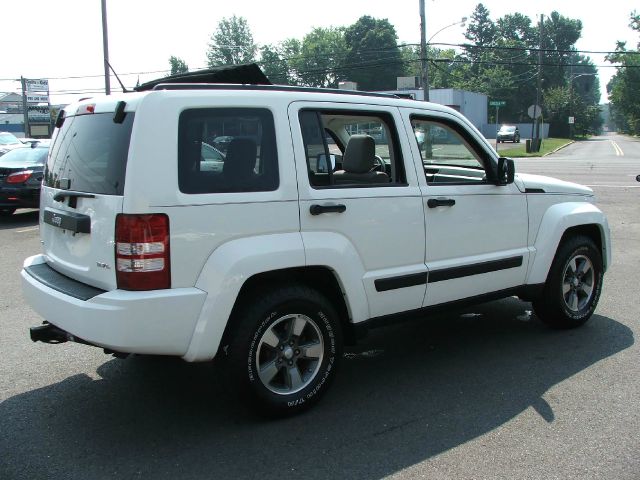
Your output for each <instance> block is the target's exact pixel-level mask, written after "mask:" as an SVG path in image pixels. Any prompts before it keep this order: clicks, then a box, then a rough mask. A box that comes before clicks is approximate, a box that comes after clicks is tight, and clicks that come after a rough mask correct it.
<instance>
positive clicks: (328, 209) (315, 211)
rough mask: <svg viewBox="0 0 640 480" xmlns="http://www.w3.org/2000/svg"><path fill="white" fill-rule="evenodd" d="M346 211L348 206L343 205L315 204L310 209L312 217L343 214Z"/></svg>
mask: <svg viewBox="0 0 640 480" xmlns="http://www.w3.org/2000/svg"><path fill="white" fill-rule="evenodd" d="M346 209H347V207H346V205H342V204H331V205H318V204H315V203H314V204H313V205H311V206H310V207H309V213H310V214H311V215H320V214H322V213H342V212H344V211H345V210H346Z"/></svg>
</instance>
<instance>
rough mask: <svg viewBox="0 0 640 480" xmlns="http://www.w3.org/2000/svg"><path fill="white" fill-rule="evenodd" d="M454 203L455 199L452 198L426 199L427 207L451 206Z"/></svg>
mask: <svg viewBox="0 0 640 480" xmlns="http://www.w3.org/2000/svg"><path fill="white" fill-rule="evenodd" d="M455 204H456V201H455V200H454V199H453V198H430V199H429V200H427V207H429V208H437V207H453V206H454V205H455Z"/></svg>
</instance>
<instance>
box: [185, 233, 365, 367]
mask: <svg viewBox="0 0 640 480" xmlns="http://www.w3.org/2000/svg"><path fill="white" fill-rule="evenodd" d="M337 252H338V253H337ZM305 266H320V267H326V268H328V269H330V270H332V271H333V272H334V274H335V276H336V281H337V282H338V284H339V286H340V288H341V289H342V291H343V293H344V295H345V303H346V306H347V310H348V312H349V316H350V317H351V320H352V321H362V320H366V319H367V318H368V317H369V308H368V302H367V297H366V293H365V290H364V285H363V282H362V277H363V275H364V266H363V265H362V261H361V260H360V257H359V255H358V254H357V251H356V249H355V247H354V246H353V245H352V244H351V242H349V241H348V240H347V239H346V238H345V237H343V236H341V235H338V234H333V233H325V232H311V233H300V232H292V233H282V234H272V235H260V236H256V237H247V238H241V239H237V240H232V241H229V242H227V243H225V244H223V245H221V246H219V247H218V248H217V249H216V250H215V251H214V252H212V254H211V255H210V256H209V258H208V259H207V262H206V263H205V265H204V267H203V269H202V271H201V272H200V275H199V277H198V280H197V282H196V285H195V286H196V288H198V289H200V290H203V291H204V292H206V293H207V298H206V300H205V301H204V305H203V307H202V310H201V311H200V315H199V317H198V320H197V322H196V325H195V328H194V331H193V335H192V337H191V341H190V343H189V348H188V349H187V352H186V353H185V354H184V356H183V357H182V358H183V359H184V360H186V361H188V362H196V361H208V360H211V359H213V357H214V356H215V355H216V353H217V351H218V348H219V346H220V341H221V340H222V335H223V334H224V331H225V328H226V325H227V322H228V320H229V317H230V315H231V312H232V310H233V307H234V305H235V302H236V299H237V297H238V294H239V293H240V290H241V289H242V286H243V285H244V284H245V282H246V281H247V280H249V279H250V278H251V277H253V276H254V275H257V274H261V273H266V272H271V271H276V270H283V269H288V268H299V267H305Z"/></svg>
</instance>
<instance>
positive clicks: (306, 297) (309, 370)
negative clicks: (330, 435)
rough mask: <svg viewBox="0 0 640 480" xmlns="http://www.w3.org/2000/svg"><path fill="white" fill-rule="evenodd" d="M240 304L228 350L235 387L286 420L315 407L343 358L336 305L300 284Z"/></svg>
mask: <svg viewBox="0 0 640 480" xmlns="http://www.w3.org/2000/svg"><path fill="white" fill-rule="evenodd" d="M240 301H241V302H243V305H242V306H241V307H240V308H239V309H238V311H237V312H236V313H234V318H233V319H232V322H233V323H232V325H231V327H232V328H234V327H235V328H234V331H233V332H232V333H231V334H230V341H229V342H228V348H227V361H228V365H229V369H230V372H229V373H230V374H231V375H232V376H233V379H232V381H233V383H235V384H236V385H237V386H238V387H239V389H240V391H241V392H243V393H245V394H247V397H248V399H249V400H250V401H251V402H252V403H253V404H254V405H255V406H256V407H257V408H258V410H260V411H261V412H262V413H267V414H269V415H277V416H284V415H292V414H295V413H298V412H301V411H303V410H305V409H307V408H309V407H311V406H312V405H313V404H315V403H316V402H317V401H318V400H319V399H320V397H321V396H322V395H323V394H324V393H325V391H326V390H327V389H328V388H329V385H330V383H331V381H332V380H333V377H334V376H335V371H336V368H337V366H338V363H339V360H340V357H341V356H342V331H341V326H340V321H339V318H338V315H337V313H336V311H335V309H334V308H333V306H332V305H331V303H330V302H329V301H328V300H327V299H326V298H325V297H324V296H323V295H322V294H320V293H319V292H318V291H316V290H314V289H312V288H309V287H306V286H297V285H296V286H294V285H282V286H276V287H274V288H271V289H268V290H266V291H259V292H257V293H256V294H253V295H251V296H249V297H245V298H243V299H241V300H240ZM300 327H301V328H302V329H301V330H300V331H299V332H296V331H294V330H296V328H300ZM276 342H277V345H274V344H275V343H276ZM310 352H311V353H310ZM314 359H315V360H314ZM261 372H262V374H261ZM272 374H273V376H272ZM269 379H270V380H269Z"/></svg>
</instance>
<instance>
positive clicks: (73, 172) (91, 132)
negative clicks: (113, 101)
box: [44, 113, 134, 195]
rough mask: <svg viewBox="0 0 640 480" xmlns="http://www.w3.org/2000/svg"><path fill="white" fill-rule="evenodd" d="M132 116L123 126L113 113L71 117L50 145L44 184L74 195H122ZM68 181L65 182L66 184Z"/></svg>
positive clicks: (125, 120) (127, 116)
mask: <svg viewBox="0 0 640 480" xmlns="http://www.w3.org/2000/svg"><path fill="white" fill-rule="evenodd" d="M133 118H134V114H133V113H128V114H127V115H126V116H125V118H124V121H123V122H122V123H115V122H114V121H113V113H96V114H89V115H77V116H70V117H67V118H66V119H65V122H64V123H63V124H62V127H61V128H60V130H59V131H57V132H55V134H54V135H55V140H54V141H53V144H52V146H51V155H50V156H49V160H48V161H47V166H46V168H45V172H44V185H46V186H47V187H53V188H60V186H61V180H65V182H64V183H62V185H64V184H65V183H66V184H67V185H65V186H64V188H68V189H69V190H73V191H77V192H90V193H100V194H105V195H122V194H123V192H124V177H125V171H126V167H127V156H128V154H129V140H130V138H131V128H132V125H133ZM66 180H68V182H67V181H66Z"/></svg>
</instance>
